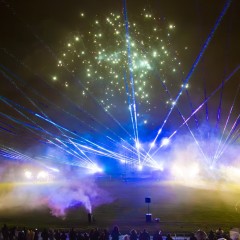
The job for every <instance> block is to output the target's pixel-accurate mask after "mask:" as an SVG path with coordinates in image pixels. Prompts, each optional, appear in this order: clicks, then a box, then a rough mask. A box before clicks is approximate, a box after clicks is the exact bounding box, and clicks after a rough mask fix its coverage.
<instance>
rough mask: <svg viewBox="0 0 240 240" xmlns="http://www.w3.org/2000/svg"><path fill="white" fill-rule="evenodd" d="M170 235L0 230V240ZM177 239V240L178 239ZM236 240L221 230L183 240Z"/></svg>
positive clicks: (148, 239) (156, 239)
mask: <svg viewBox="0 0 240 240" xmlns="http://www.w3.org/2000/svg"><path fill="white" fill-rule="evenodd" d="M175 238H176V236H174V237H172V236H171V234H170V233H167V234H164V235H163V234H162V232H161V230H158V231H156V232H155V233H153V234H152V235H151V234H150V233H149V232H148V231H147V230H146V229H143V230H142V231H140V232H137V230H136V229H132V230H131V231H130V232H129V233H127V234H121V232H120V230H119V227H118V226H114V227H113V229H112V231H109V230H108V229H99V228H93V229H91V230H89V231H82V230H76V229H73V228H72V229H70V230H59V229H47V228H44V229H42V230H38V229H28V228H25V227H24V228H18V227H8V226H7V225H6V224H4V225H3V226H2V228H1V234H0V240H175ZM178 239H179V238H178ZM218 239H219V240H220V239H221V240H224V239H226V240H237V239H231V238H230V236H229V234H227V233H225V232H224V231H223V230H222V229H221V228H219V229H217V230H216V231H213V230H211V231H210V232H209V233H208V234H206V233H205V232H204V231H201V230H198V231H197V232H196V233H189V235H188V236H185V237H184V238H183V240H218Z"/></svg>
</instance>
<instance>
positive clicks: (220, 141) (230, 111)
mask: <svg viewBox="0 0 240 240" xmlns="http://www.w3.org/2000/svg"><path fill="white" fill-rule="evenodd" d="M239 90H240V84H239V85H238V88H237V92H236V94H235V96H234V99H233V103H232V106H231V108H230V110H229V113H228V117H227V120H226V123H225V125H224V128H223V131H222V135H221V138H220V140H219V143H218V147H217V150H216V152H215V155H214V159H216V157H217V155H218V151H219V148H220V146H221V143H222V139H223V136H224V134H225V130H226V128H227V125H228V122H229V119H230V116H231V114H232V110H233V108H234V105H235V102H236V99H237V96H238V94H239Z"/></svg>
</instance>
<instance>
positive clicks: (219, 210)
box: [0, 180, 240, 234]
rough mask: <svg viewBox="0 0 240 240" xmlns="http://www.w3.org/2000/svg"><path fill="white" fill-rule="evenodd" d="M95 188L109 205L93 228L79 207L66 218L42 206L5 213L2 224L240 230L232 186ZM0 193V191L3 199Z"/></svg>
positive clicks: (98, 210) (238, 196) (109, 184)
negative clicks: (148, 215) (148, 202)
mask: <svg viewBox="0 0 240 240" xmlns="http://www.w3.org/2000/svg"><path fill="white" fill-rule="evenodd" d="M97 185H98V187H99V188H100V189H102V190H104V191H103V192H102V194H106V197H107V198H108V201H109V202H108V203H105V204H102V205H99V206H97V207H95V208H93V216H94V221H92V222H91V223H89V222H88V217H87V214H88V212H87V211H86V210H85V209H84V208H83V207H82V206H79V207H75V208H71V209H69V210H68V211H67V214H66V216H65V218H64V219H63V218H58V217H55V216H52V215H51V214H50V211H49V209H48V208H46V207H42V208H41V209H34V210H26V209H27V208H25V210H23V209H21V208H15V209H4V210H1V213H0V224H1V225H3V224H4V223H7V224H8V225H10V226H14V225H15V226H27V227H33V228H35V227H40V228H44V227H52V228H60V229H63V228H72V227H74V228H76V229H83V230H88V229H91V228H93V227H96V226H97V227H100V228H108V229H111V228H112V227H113V226H114V225H118V226H119V227H120V229H121V231H122V232H123V233H124V232H125V233H128V232H129V231H130V230H131V229H132V228H135V229H137V230H141V229H144V228H146V229H148V231H150V232H152V233H153V232H155V231H156V230H158V229H161V230H162V231H163V232H171V233H177V234H184V233H187V232H188V233H189V232H195V231H197V230H198V229H203V230H204V231H206V232H209V231H210V230H211V229H217V228H219V227H221V228H223V229H225V230H226V231H228V230H229V229H231V228H234V227H238V226H239V225H240V213H239V211H238V201H239V200H240V190H239V188H238V186H235V185H230V184H228V185H226V184H206V185H204V186H203V185H201V187H200V185H199V186H198V187H189V186H183V185H180V184H177V183H173V182H160V181H149V180H146V181H144V180H141V181H120V180H112V181H110V180H98V181H97ZM3 192H4V188H3V187H2V189H1V194H3ZM146 197H150V198H151V203H150V204H149V211H150V213H151V214H152V219H151V220H152V221H151V222H146V217H145V214H146V213H147V212H148V204H147V203H145V198H146ZM26 204H27V203H26ZM155 219H156V220H155ZM157 220H159V221H157Z"/></svg>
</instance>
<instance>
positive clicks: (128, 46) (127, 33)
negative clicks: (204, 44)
mask: <svg viewBox="0 0 240 240" xmlns="http://www.w3.org/2000/svg"><path fill="white" fill-rule="evenodd" d="M123 5H124V7H123V8H124V11H123V12H124V22H125V30H126V42H127V51H128V66H129V72H130V86H131V89H132V104H131V107H132V108H133V109H132V111H133V113H132V115H133V116H134V118H133V119H134V128H135V133H136V136H135V143H138V142H139V139H138V122H137V109H136V100H135V89H134V77H133V73H132V71H133V64H132V57H131V46H130V34H129V26H128V16H127V3H126V0H123ZM137 153H138V161H139V164H140V154H139V149H138V148H137Z"/></svg>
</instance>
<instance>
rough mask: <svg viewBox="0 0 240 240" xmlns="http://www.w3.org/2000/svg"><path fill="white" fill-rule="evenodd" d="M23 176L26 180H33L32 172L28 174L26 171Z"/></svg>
mask: <svg viewBox="0 0 240 240" xmlns="http://www.w3.org/2000/svg"><path fill="white" fill-rule="evenodd" d="M24 175H25V177H26V178H27V179H32V178H33V174H32V172H30V171H28V170H26V171H25V173H24Z"/></svg>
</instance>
